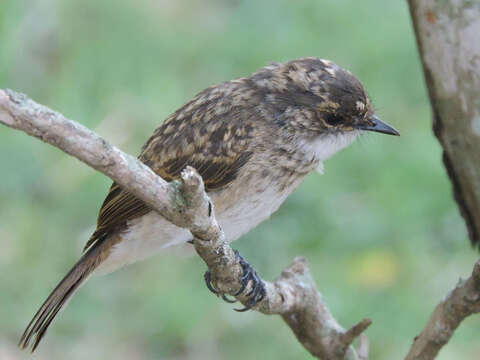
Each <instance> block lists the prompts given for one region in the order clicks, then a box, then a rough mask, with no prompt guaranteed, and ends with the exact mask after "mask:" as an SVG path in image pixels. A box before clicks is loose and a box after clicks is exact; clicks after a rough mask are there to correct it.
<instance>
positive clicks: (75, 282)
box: [18, 239, 111, 352]
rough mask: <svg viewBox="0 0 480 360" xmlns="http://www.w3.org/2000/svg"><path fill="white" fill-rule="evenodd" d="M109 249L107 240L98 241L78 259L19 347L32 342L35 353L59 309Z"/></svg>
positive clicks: (30, 324) (34, 319)
mask: <svg viewBox="0 0 480 360" xmlns="http://www.w3.org/2000/svg"><path fill="white" fill-rule="evenodd" d="M110 247H111V243H110V241H108V239H104V240H103V241H98V242H97V243H95V244H94V245H93V246H92V247H91V248H90V249H89V250H88V251H87V252H86V253H85V254H84V255H83V256H82V257H81V258H80V260H79V261H78V262H77V263H76V264H75V265H74V266H73V268H72V269H71V270H70V271H69V272H68V274H67V275H66V276H65V277H64V278H63V279H62V281H60V283H59V284H58V285H57V287H56V288H55V289H54V290H53V291H52V292H51V294H50V295H49V296H48V298H47V300H45V302H44V303H43V304H42V306H41V307H40V309H38V311H37V313H36V314H35V316H34V317H33V319H32V320H31V321H30V323H29V324H28V326H27V328H26V329H25V331H24V333H23V335H22V337H21V338H20V342H19V343H18V346H19V347H21V348H22V349H25V348H27V347H28V346H29V344H30V342H31V341H32V340H33V345H32V352H34V351H35V349H36V348H37V346H38V344H39V343H40V341H41V340H42V338H43V337H44V336H45V333H46V331H47V329H48V327H49V326H50V324H51V323H52V321H53V319H54V318H55V316H56V315H57V314H58V312H59V311H60V309H62V307H63V306H64V305H66V303H67V302H68V300H69V299H70V298H71V297H72V295H73V294H74V293H75V291H76V290H78V288H79V287H80V286H81V285H82V284H83V283H84V282H85V281H86V280H87V279H88V277H89V275H91V273H92V272H93V271H94V270H95V269H96V268H97V267H98V266H99V265H100V263H101V262H102V261H103V260H105V259H106V258H107V257H108V255H109V250H110ZM33 338H34V339H33Z"/></svg>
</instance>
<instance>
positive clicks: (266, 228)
mask: <svg viewBox="0 0 480 360" xmlns="http://www.w3.org/2000/svg"><path fill="white" fill-rule="evenodd" d="M302 56H318V57H322V58H327V59H331V60H334V61H335V62H337V63H338V64H339V65H341V66H343V67H346V68H348V69H350V70H351V71H352V72H353V73H355V74H356V75H357V76H358V77H359V78H360V79H361V80H362V81H363V82H364V83H365V85H366V87H367V89H368V90H369V92H370V95H371V97H372V98H373V101H374V103H375V105H376V108H377V109H378V114H379V115H380V117H381V118H383V119H384V120H386V121H388V122H389V123H391V124H392V125H394V126H395V127H397V128H398V129H399V130H400V132H401V133H402V136H401V137H400V138H393V137H388V136H381V135H377V134H371V135H366V136H363V137H362V138H361V139H360V140H359V141H357V143H356V144H354V145H353V146H351V147H350V148H348V149H346V150H344V151H343V152H341V153H340V154H338V155H336V156H335V157H334V159H333V160H329V161H328V162H327V163H326V173H325V175H323V176H319V175H318V174H313V175H311V176H309V177H308V178H307V179H306V181H305V183H304V184H303V185H302V186H301V187H300V188H299V189H298V191H296V192H295V193H294V194H293V195H292V196H291V197H290V198H289V199H288V201H287V202H286V203H285V205H284V206H283V207H282V208H281V209H280V210H279V211H278V213H277V214H275V216H273V218H272V219H271V220H269V221H268V222H266V223H264V224H262V225H261V226H260V227H259V228H257V229H256V230H255V231H252V232H251V233H250V234H249V235H248V236H245V238H244V239H243V240H242V241H240V242H237V243H235V244H234V247H236V248H238V249H239V250H240V252H241V253H242V254H243V255H244V256H245V257H246V258H247V259H248V260H249V261H250V262H251V263H252V264H253V265H254V266H255V267H256V269H257V270H258V271H259V272H260V274H261V275H262V276H263V277H264V278H265V279H272V278H274V277H275V276H276V275H278V274H279V273H280V271H281V270H282V269H283V268H284V267H285V266H287V265H288V264H289V262H290V261H291V259H292V258H293V257H294V256H295V255H306V256H307V257H308V259H309V261H310V265H311V268H312V271H313V275H314V277H315V279H316V281H317V283H318V285H319V288H320V289H321V291H322V293H323V294H324V297H325V299H326V301H327V302H328V304H329V307H330V309H331V311H332V312H333V314H334V315H335V316H336V318H337V319H338V320H339V321H340V322H341V324H343V325H344V326H350V325H352V324H353V323H355V322H357V321H359V320H360V319H362V318H364V317H370V318H371V319H372V320H373V325H372V326H371V328H370V329H369V330H368V331H367V334H368V336H369V338H370V340H371V359H372V360H376V359H400V358H403V356H404V355H405V354H406V352H407V349H408V347H409V345H410V344H411V342H412V339H413V337H414V336H415V335H416V334H417V333H418V332H419V331H420V329H421V328H422V327H423V326H424V324H425V322H426V320H427V318H428V316H429V314H430V312H431V311H432V310H433V308H434V306H435V304H436V303H437V302H438V301H439V300H440V299H441V298H442V297H443V296H444V295H445V294H446V293H447V292H448V291H449V289H451V288H452V287H453V286H454V285H455V283H456V281H457V280H458V278H459V276H467V275H468V274H469V272H470V271H471V268H472V265H473V263H474V261H475V259H476V257H477V254H476V253H475V252H474V251H472V249H471V248H470V245H469V243H468V239H467V234H466V230H465V226H464V223H463V221H462V219H461V217H460V216H459V213H458V210H457V207H456V205H455V203H454V201H453V199H452V193H451V186H450V183H449V180H448V178H447V176H446V174H445V171H444V168H443V166H442V162H441V149H440V147H439V145H438V143H437V141H436V140H435V138H434V137H433V135H432V132H431V130H430V122H431V120H430V116H431V114H430V107H429V103H428V98H427V96H426V90H425V85H424V81H423V75H422V72H421V66H420V63H419V58H418V54H417V50H416V45H415V40H414V36H413V32H412V28H411V24H410V19H409V14H408V9H407V5H406V2H405V1H381V0H375V1H353V0H351V1H346V0H335V1H334V0H330V1H326V0H325V1H320V0H269V1H254V0H249V1H243V0H224V1H221V0H208V1H207V0H137V1H134V0H102V1H96V0H82V1H73V0H72V1H61V0H49V1H27V0H23V1H20V0H3V1H2V2H1V3H0V88H5V87H9V88H12V89H15V90H17V91H21V92H25V93H27V94H28V95H30V96H31V97H32V98H34V99H35V100H37V101H38V102H40V103H44V104H46V105H48V106H50V107H52V108H53V109H56V110H59V111H61V112H62V113H64V114H65V115H66V116H68V117H70V118H71V119H74V120H76V121H79V122H81V123H83V124H84V125H86V126H88V127H90V128H92V129H94V130H95V131H97V132H99V133H100V134H101V135H102V136H104V137H105V138H106V139H108V140H109V141H111V142H112V143H113V144H115V145H117V146H119V147H120V148H122V149H123V150H125V151H127V152H129V153H132V154H138V152H139V149H140V147H141V145H142V143H143V142H144V141H145V140H146V139H147V138H148V137H149V135H150V134H151V132H152V131H153V129H154V128H155V127H157V126H158V125H159V124H160V123H161V121H162V119H164V118H165V117H166V116H167V115H169V114H170V113H172V112H173V111H174V110H176V109H177V108H178V107H180V106H181V105H182V104H183V103H184V102H186V101H187V100H189V99H190V98H191V97H193V96H194V95H195V94H196V93H197V92H199V91H200V90H202V89H203V88H205V87H207V86H209V85H211V84H214V83H218V82H222V81H225V80H229V79H232V78H236V77H240V76H245V75H248V74H250V73H252V72H253V71H255V70H256V69H258V68H259V67H262V66H264V65H266V64H268V63H269V62H271V61H285V60H290V59H293V58H298V57H302ZM0 169H1V170H0V171H1V179H2V180H1V183H0V273H1V275H0V359H2V360H4V359H29V358H30V355H29V354H28V353H26V352H21V351H19V350H18V349H17V348H16V347H15V344H16V342H17V340H18V338H19V336H20V335H21V333H22V331H23V329H24V327H25V325H26V324H27V323H28V321H29V320H30V318H31V317H32V315H33V314H34V312H35V311H36V310H37V308H38V306H39V305H40V304H41V302H42V301H43V300H44V298H45V297H46V296H47V295H48V293H49V292H50V290H51V289H52V288H53V287H54V286H55V284H56V283H57V281H58V280H59V279H60V278H61V277H62V276H63V275H64V274H65V273H66V271H67V270H68V269H69V268H70V266H71V265H72V264H73V263H74V261H76V259H77V258H78V257H79V255H80V250H81V248H82V246H83V244H84V243H85V241H86V240H87V239H88V237H89V235H90V233H91V232H92V230H93V227H94V223H95V220H96V215H97V211H98V209H99V206H100V204H101V202H102V200H103V197H104V196H105V194H106V192H107V189H108V187H109V184H110V180H109V179H107V178H106V177H104V176H103V175H101V174H99V173H96V172H95V171H93V170H91V169H90V168H88V167H87V166H85V165H83V164H81V163H79V162H78V161H77V160H74V159H72V158H71V157H69V156H67V155H65V154H64V153H62V152H60V151H58V150H56V149H54V148H53V147H51V146H48V145H45V144H43V143H41V142H40V141H38V140H36V139H33V138H31V137H28V136H26V135H24V134H22V133H20V132H17V131H14V130H11V129H8V128H6V127H0ZM204 271H205V266H204V264H203V263H202V262H201V261H200V260H199V259H198V258H197V257H185V256H180V257H176V256H175V257H174V256H165V255H163V256H162V255H160V256H157V257H154V258H151V259H150V260H147V261H145V262H143V263H140V264H136V265H132V266H130V267H128V268H125V269H123V270H121V271H119V272H116V273H114V274H111V275H108V276H105V277H98V278H93V279H92V280H91V281H90V282H89V283H88V284H87V285H86V286H85V287H84V288H82V290H81V291H80V292H79V293H78V294H77V295H76V296H75V298H74V299H73V300H72V301H71V303H70V305H69V306H68V308H67V310H66V311H65V312H63V313H62V315H61V316H59V317H58V319H57V321H56V322H55V323H54V324H53V326H52V327H51V329H50V331H49V333H48V336H47V337H46V338H45V340H44V342H43V343H42V344H41V346H40V348H39V349H38V350H37V353H36V354H35V355H34V356H33V358H34V359H65V358H68V359H84V358H89V359H129V360H133V359H135V360H136V359H139V360H140V359H168V360H184V359H185V360H187V359H212V360H215V359H232V360H235V359H245V358H249V359H260V358H262V359H263V358H264V359H308V358H310V356H309V354H308V353H307V352H306V351H305V350H304V349H303V348H302V347H301V346H300V345H299V344H298V343H297V341H296V339H295V338H294V336H293V335H292V334H291V333H290V331H289V329H288V328H287V327H286V326H285V325H283V324H282V321H281V319H280V318H278V317H272V316H269V317H268V316H263V315H260V314H258V313H254V312H250V313H246V314H239V313H236V312H234V311H232V306H231V305H229V304H226V303H223V302H222V301H220V300H219V299H217V298H215V296H213V295H211V294H210V293H209V292H208V290H207V289H206V287H205V286H204V284H203V280H202V275H203V272H204ZM479 331H480V319H479V318H478V317H472V318H469V319H467V320H466V321H465V322H464V323H463V324H462V325H461V327H460V329H459V330H458V331H457V332H456V333H455V336H454V337H453V339H452V341H451V343H450V344H449V345H448V346H446V347H445V349H444V350H443V351H442V353H441V355H440V356H439V359H442V360H447V359H478V354H479V353H480V344H479V342H478V333H479Z"/></svg>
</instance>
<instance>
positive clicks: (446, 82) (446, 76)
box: [408, 0, 480, 248]
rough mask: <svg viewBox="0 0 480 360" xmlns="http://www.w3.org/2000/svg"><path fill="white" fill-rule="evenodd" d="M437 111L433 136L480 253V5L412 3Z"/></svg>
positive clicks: (435, 0)
mask: <svg viewBox="0 0 480 360" xmlns="http://www.w3.org/2000/svg"><path fill="white" fill-rule="evenodd" d="M408 4H409V7H410V13H411V17H412V22H413V27H414V30H415V35H416V38H417V44H418V48H419V52H420V57H421V59H422V64H423V70H424V73H425V81H426V84H427V87H428V92H429V95H430V102H431V104H432V110H433V131H434V133H435V136H436V137H437V138H438V140H439V142H440V144H441V145H442V148H443V162H444V164H445V168H446V170H447V173H448V175H449V177H450V180H451V182H452V185H453V193H454V195H455V200H456V201H457V204H458V207H459V208H460V212H461V214H462V216H463V218H464V219H465V222H466V224H467V228H468V232H469V235H470V240H471V241H472V244H473V245H476V246H478V247H479V248H480V186H479V184H480V167H479V166H478V163H479V159H480V101H478V93H479V91H480V71H479V69H480V42H479V41H478V34H480V3H479V2H478V1H467V0H459V1H441V0H408Z"/></svg>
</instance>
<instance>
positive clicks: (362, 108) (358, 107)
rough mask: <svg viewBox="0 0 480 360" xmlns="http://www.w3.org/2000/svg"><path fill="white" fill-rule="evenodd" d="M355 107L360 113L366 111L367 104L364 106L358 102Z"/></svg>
mask: <svg viewBox="0 0 480 360" xmlns="http://www.w3.org/2000/svg"><path fill="white" fill-rule="evenodd" d="M355 106H356V107H357V110H358V111H363V110H365V104H364V103H363V102H361V101H357V102H356V103H355Z"/></svg>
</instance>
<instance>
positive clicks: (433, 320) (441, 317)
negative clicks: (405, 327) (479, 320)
mask: <svg viewBox="0 0 480 360" xmlns="http://www.w3.org/2000/svg"><path fill="white" fill-rule="evenodd" d="M479 312H480V260H479V261H477V263H476V264H475V266H474V268H473V273H472V275H471V276H470V277H469V278H468V279H467V280H462V279H460V281H459V282H458V284H457V286H456V287H455V289H453V290H452V291H451V292H450V293H449V294H448V295H447V296H446V297H445V298H444V299H443V300H442V301H441V302H440V304H438V305H437V307H436V308H435V310H434V311H433V313H432V315H431V316H430V319H429V320H428V323H427V325H426V326H425V328H424V329H423V331H422V332H421V333H420V335H418V336H417V337H416V338H415V340H414V343H413V345H412V347H411V348H410V351H409V352H408V355H407V357H406V358H405V360H429V359H435V357H436V356H437V354H438V352H439V351H440V349H441V348H442V347H443V346H444V345H446V344H447V342H448V341H449V340H450V338H451V337H452V335H453V332H454V331H455V329H456V328H457V327H458V326H459V325H460V323H461V322H462V321H463V320H464V319H465V318H466V317H467V316H470V315H472V314H476V313H479Z"/></svg>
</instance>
